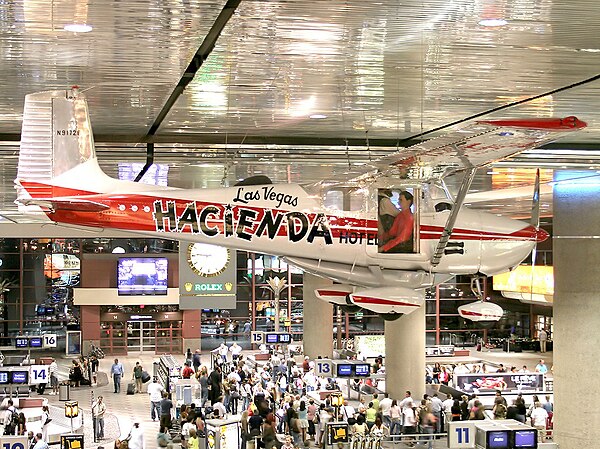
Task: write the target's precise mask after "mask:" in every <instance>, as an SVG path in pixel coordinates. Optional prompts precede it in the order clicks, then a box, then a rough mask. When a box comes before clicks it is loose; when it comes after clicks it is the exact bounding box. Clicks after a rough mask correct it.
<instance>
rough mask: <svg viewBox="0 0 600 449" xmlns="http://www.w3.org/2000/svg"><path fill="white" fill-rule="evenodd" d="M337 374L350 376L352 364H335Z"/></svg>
mask: <svg viewBox="0 0 600 449" xmlns="http://www.w3.org/2000/svg"><path fill="white" fill-rule="evenodd" d="M337 375H338V376H340V377H348V376H352V365H351V364H346V363H344V364H342V363H338V365H337Z"/></svg>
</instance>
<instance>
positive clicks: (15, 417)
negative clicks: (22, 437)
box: [10, 409, 19, 429]
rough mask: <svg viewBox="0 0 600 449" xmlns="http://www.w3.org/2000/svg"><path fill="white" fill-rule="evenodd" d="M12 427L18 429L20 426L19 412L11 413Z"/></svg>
mask: <svg viewBox="0 0 600 449" xmlns="http://www.w3.org/2000/svg"><path fill="white" fill-rule="evenodd" d="M10 413H11V414H10V426H11V427H12V428H13V429H16V428H17V427H18V426H19V414H18V413H17V410H16V409H15V410H13V411H11V412H10Z"/></svg>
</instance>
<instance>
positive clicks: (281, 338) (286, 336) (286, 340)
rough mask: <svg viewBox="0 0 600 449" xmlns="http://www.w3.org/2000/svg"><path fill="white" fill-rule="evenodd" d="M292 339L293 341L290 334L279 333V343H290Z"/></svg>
mask: <svg viewBox="0 0 600 449" xmlns="http://www.w3.org/2000/svg"><path fill="white" fill-rule="evenodd" d="M290 341H292V336H291V335H290V334H279V343H289V342H290Z"/></svg>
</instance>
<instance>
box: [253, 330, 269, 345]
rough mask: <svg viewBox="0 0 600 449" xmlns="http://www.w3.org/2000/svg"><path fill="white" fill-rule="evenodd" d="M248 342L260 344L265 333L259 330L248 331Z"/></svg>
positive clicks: (263, 340)
mask: <svg viewBox="0 0 600 449" xmlns="http://www.w3.org/2000/svg"><path fill="white" fill-rule="evenodd" d="M250 342H251V343H253V344H255V345H262V344H263V343H264V342H265V333H264V332H261V331H252V332H251V333H250Z"/></svg>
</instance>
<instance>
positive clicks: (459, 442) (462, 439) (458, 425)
mask: <svg viewBox="0 0 600 449" xmlns="http://www.w3.org/2000/svg"><path fill="white" fill-rule="evenodd" d="M474 447H475V423H474V422H472V421H450V422H449V423H448V448H449V449H471V448H474Z"/></svg>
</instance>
